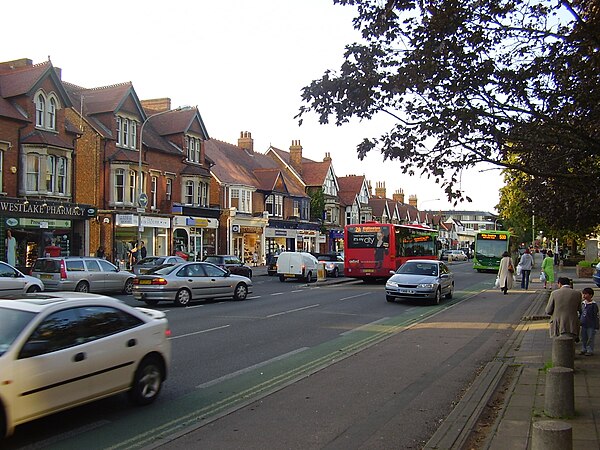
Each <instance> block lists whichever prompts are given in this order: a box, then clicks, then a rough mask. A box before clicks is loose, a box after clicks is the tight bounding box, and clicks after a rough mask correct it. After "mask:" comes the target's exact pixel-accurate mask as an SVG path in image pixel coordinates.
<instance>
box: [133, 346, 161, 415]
mask: <svg viewBox="0 0 600 450" xmlns="http://www.w3.org/2000/svg"><path fill="white" fill-rule="evenodd" d="M163 378H164V366H163V364H162V361H161V360H160V359H159V358H158V357H157V356H147V357H145V358H144V359H143V360H142V362H141V363H140V365H139V366H138V368H137V370H136V371H135V375H134V376H133V383H132V385H131V389H130V390H129V398H130V399H131V401H132V402H133V403H135V404H136V405H148V404H150V403H152V402H153V401H154V400H156V397H158V394H159V392H160V388H161V386H162V381H163Z"/></svg>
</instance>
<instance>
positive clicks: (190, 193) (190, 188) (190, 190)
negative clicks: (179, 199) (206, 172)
mask: <svg viewBox="0 0 600 450" xmlns="http://www.w3.org/2000/svg"><path fill="white" fill-rule="evenodd" d="M183 187H184V189H183V203H184V204H186V205H193V204H194V181H193V180H186V182H185V184H184V186H183Z"/></svg>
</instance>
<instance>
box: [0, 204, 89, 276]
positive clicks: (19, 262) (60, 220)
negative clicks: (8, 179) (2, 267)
mask: <svg viewBox="0 0 600 450" xmlns="http://www.w3.org/2000/svg"><path fill="white" fill-rule="evenodd" d="M97 213H98V211H97V209H96V208H95V207H93V206H90V205H84V204H77V203H62V202H53V201H37V200H31V201H30V200H27V199H20V198H7V197H6V198H2V199H0V219H1V220H0V248H1V249H2V250H1V251H2V253H1V254H2V260H3V261H8V262H9V263H10V264H13V265H14V266H16V267H17V268H19V269H20V270H22V271H24V272H26V273H27V272H29V269H30V268H31V267H32V266H33V264H34V263H35V261H36V259H37V258H39V257H42V256H71V255H75V256H77V255H87V254H89V251H90V249H89V248H88V246H89V245H88V239H87V236H88V235H89V222H88V221H89V220H95V219H96V216H97Z"/></svg>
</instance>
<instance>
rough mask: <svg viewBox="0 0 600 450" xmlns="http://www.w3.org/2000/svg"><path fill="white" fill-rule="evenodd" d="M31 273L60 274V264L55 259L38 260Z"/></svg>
mask: <svg viewBox="0 0 600 450" xmlns="http://www.w3.org/2000/svg"><path fill="white" fill-rule="evenodd" d="M33 272H45V273H60V263H59V262H58V261H57V260H56V259H38V260H37V261H36V262H35V264H34V265H33Z"/></svg>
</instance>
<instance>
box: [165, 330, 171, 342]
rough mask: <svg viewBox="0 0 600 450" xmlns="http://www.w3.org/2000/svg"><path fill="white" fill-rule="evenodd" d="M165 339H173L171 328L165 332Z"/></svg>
mask: <svg viewBox="0 0 600 450" xmlns="http://www.w3.org/2000/svg"><path fill="white" fill-rule="evenodd" d="M165 337H166V338H167V339H168V338H170V337H171V329H170V328H167V329H166V330H165Z"/></svg>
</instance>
